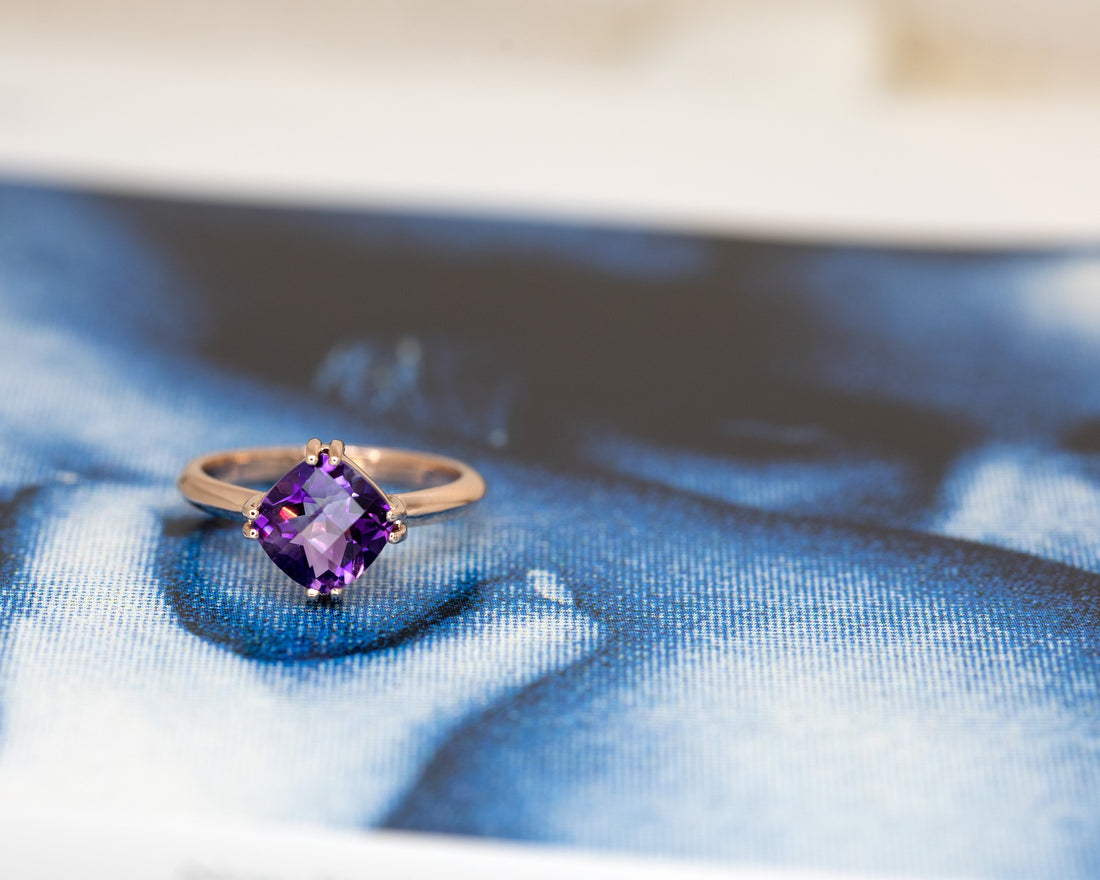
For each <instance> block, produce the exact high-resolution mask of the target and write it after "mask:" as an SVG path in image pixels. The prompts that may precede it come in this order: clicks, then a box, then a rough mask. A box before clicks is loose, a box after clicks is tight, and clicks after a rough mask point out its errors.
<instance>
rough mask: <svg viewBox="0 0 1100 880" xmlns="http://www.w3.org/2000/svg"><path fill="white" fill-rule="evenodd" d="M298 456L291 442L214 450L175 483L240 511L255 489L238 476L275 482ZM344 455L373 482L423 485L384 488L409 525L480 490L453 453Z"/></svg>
mask: <svg viewBox="0 0 1100 880" xmlns="http://www.w3.org/2000/svg"><path fill="white" fill-rule="evenodd" d="M303 456H304V451H303V449H302V447H294V446H266V447H260V448H256V449H234V450H230V451H228V452H214V453H211V454H209V455H203V456H200V457H199V458H196V459H194V460H193V461H191V462H190V463H189V464H188V465H187V467H186V468H184V470H183V473H182V474H180V477H179V481H178V485H179V489H180V491H181V492H182V493H183V495H184V497H185V498H186V499H187V500H188V501H190V502H191V503H192V504H194V505H196V506H197V507H200V508H202V509H203V510H207V511H210V512H212V513H216V512H221V513H229V514H231V515H234V516H236V515H241V508H242V507H244V505H245V503H246V502H247V501H248V500H249V499H250V498H252V496H253V495H255V494H256V489H254V488H249V487H248V486H240V485H237V482H238V481H243V482H246V483H259V482H266V483H274V482H275V481H276V480H278V479H279V478H280V477H282V476H283V474H285V473H286V472H287V471H289V470H290V469H291V468H292V467H294V466H295V465H296V464H298V463H299V462H300V461H302V458H303ZM344 458H345V459H348V460H350V461H351V462H353V463H354V464H355V465H357V466H358V467H359V468H361V469H362V470H363V471H364V472H365V473H367V474H368V475H369V476H370V478H371V479H372V480H374V481H375V482H376V483H379V484H383V483H396V484H398V485H402V486H406V485H410V486H424V487H425V488H421V489H414V490H412V491H409V492H399V493H389V497H390V498H392V499H394V500H395V501H400V502H403V503H404V505H405V510H406V515H405V516H404V517H403V519H405V520H406V521H407V522H409V524H410V525H411V524H412V523H413V522H415V521H417V520H421V519H425V518H427V517H430V516H433V515H435V514H439V513H443V512H445V511H448V510H454V509H455V508H458V507H464V506H465V505H467V504H473V503H474V502H475V501H478V500H480V499H481V498H482V497H483V496H484V495H485V480H483V479H482V477H481V475H480V474H479V473H478V472H477V471H475V470H474V469H473V468H472V467H470V466H469V465H468V464H465V463H463V462H461V461H458V460H457V459H454V458H447V457H446V456H442V455H434V454H432V453H429V452H417V451H413V450H409V449H390V448H386V447H380V446H347V447H345V449H344Z"/></svg>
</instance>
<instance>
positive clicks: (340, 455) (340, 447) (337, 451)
mask: <svg viewBox="0 0 1100 880" xmlns="http://www.w3.org/2000/svg"><path fill="white" fill-rule="evenodd" d="M343 459H344V441H343V440H333V441H332V442H331V443H329V445H328V460H329V462H330V463H331V464H339V463H340V462H341V461H343Z"/></svg>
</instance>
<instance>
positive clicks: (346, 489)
mask: <svg viewBox="0 0 1100 880" xmlns="http://www.w3.org/2000/svg"><path fill="white" fill-rule="evenodd" d="M399 508H401V512H400V513H399V514H398V515H397V516H394V515H393V514H394V512H395V511H396V510H398V509H399ZM242 513H244V516H245V519H246V522H245V524H244V534H245V536H246V537H249V538H255V539H256V540H257V541H258V542H259V544H260V546H261V547H263V549H264V552H265V553H267V555H268V556H269V557H270V558H271V561H272V562H274V563H275V565H277V566H278V567H279V568H280V569H281V570H282V571H283V572H284V573H285V574H286V575H288V576H289V577H290V578H292V579H293V580H295V581H297V582H298V583H299V584H301V585H302V586H303V587H305V588H306V590H307V593H308V594H309V595H310V596H333V597H336V596H339V595H340V593H341V592H342V591H343V588H344V587H346V586H347V585H348V584H350V583H351V582H352V581H354V580H355V579H356V578H358V577H359V576H360V575H361V574H362V573H363V572H364V571H365V570H366V569H367V567H368V566H369V565H371V563H373V562H374V561H375V559H377V558H378V554H379V553H381V552H382V551H383V550H384V549H385V548H386V545H387V544H390V543H396V542H397V541H400V540H401V539H402V538H404V536H405V533H406V530H407V527H406V525H405V523H404V521H403V518H402V517H403V514H404V510H403V505H400V504H399V503H395V502H394V500H393V499H391V498H390V497H389V496H388V495H386V493H385V492H383V491H382V490H381V489H380V488H379V487H378V486H377V485H376V484H375V483H374V481H373V480H372V479H371V478H370V477H369V476H368V475H367V474H366V473H364V472H363V471H362V470H361V469H360V468H359V467H358V466H357V465H356V464H355V463H354V462H352V461H351V460H350V459H348V458H347V457H346V456H345V448H344V444H343V443H342V442H340V441H339V440H333V441H332V442H331V443H329V444H327V445H325V444H322V443H321V441H320V440H317V439H313V440H311V441H310V442H309V443H308V444H307V445H306V450H305V456H304V458H303V460H302V461H301V462H300V463H299V464H297V465H296V466H295V467H293V468H292V469H291V470H290V471H288V472H287V473H286V474H285V475H284V476H283V477H281V478H280V479H279V480H278V481H277V482H276V483H275V485H274V486H272V487H271V489H269V490H268V491H267V492H266V493H264V494H257V495H255V496H253V497H252V498H250V499H249V500H248V501H247V502H245V504H244V507H243V508H242Z"/></svg>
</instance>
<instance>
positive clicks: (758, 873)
mask: <svg viewBox="0 0 1100 880" xmlns="http://www.w3.org/2000/svg"><path fill="white" fill-rule="evenodd" d="M0 819H2V824H0V847H2V851H3V874H4V877H5V878H7V880H57V878H62V877H79V878H81V880H128V878H133V880H351V878H363V877H370V878H378V880H412V878H446V880H482V878H485V877H508V878H515V877H522V878H524V880H562V878H569V880H580V878H591V880H663V878H667V880H717V878H728V880H830V878H837V877H840V876H841V875H838V874H832V873H827V872H821V871H812V872H810V871H794V870H776V869H764V868H751V867H740V868H732V867H731V868H718V867H714V866H700V865H691V864H688V863H683V862H668V861H655V860H647V861H642V860H640V859H637V858H625V857H618V856H610V855H606V854H593V853H580V852H576V851H573V852H566V851H564V850H558V849H551V848H547V847H538V846H533V845H525V844H502V843H489V842H483V841H478V840H462V839H456V838H444V837H432V836H429V835H422V834H417V835H413V834H397V833H383V832H375V833H372V834H355V833H350V832H336V831H325V830H321V829H316V828H300V827H295V828H287V827H282V826H275V825H269V826H260V825H235V824H232V823H227V822H222V823H219V824H217V825H204V824H200V823H196V822H195V821H194V820H193V819H192V818H188V817H176V818H173V817H164V818H162V819H158V820H151V819H150V818H149V817H147V816H132V815H130V816H116V815H111V816H95V815H87V814H78V813H72V814H66V813H58V812H56V811H52V812H50V813H34V812H30V813H28V812H20V813H18V814H14V815H7V816H4V815H2V814H0ZM844 876H848V877H850V876H851V875H844Z"/></svg>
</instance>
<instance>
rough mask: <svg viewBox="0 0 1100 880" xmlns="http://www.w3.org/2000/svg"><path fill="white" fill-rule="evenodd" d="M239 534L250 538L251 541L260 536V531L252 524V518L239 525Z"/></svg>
mask: <svg viewBox="0 0 1100 880" xmlns="http://www.w3.org/2000/svg"><path fill="white" fill-rule="evenodd" d="M241 534H242V535H244V536H245V537H246V538H250V539H252V540H253V541H254V540H256V538H258V537H260V532H259V530H258V529H257V528H256V527H255V526H254V525H252V520H249V521H248V522H246V523H245V524H244V525H242V526H241Z"/></svg>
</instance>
